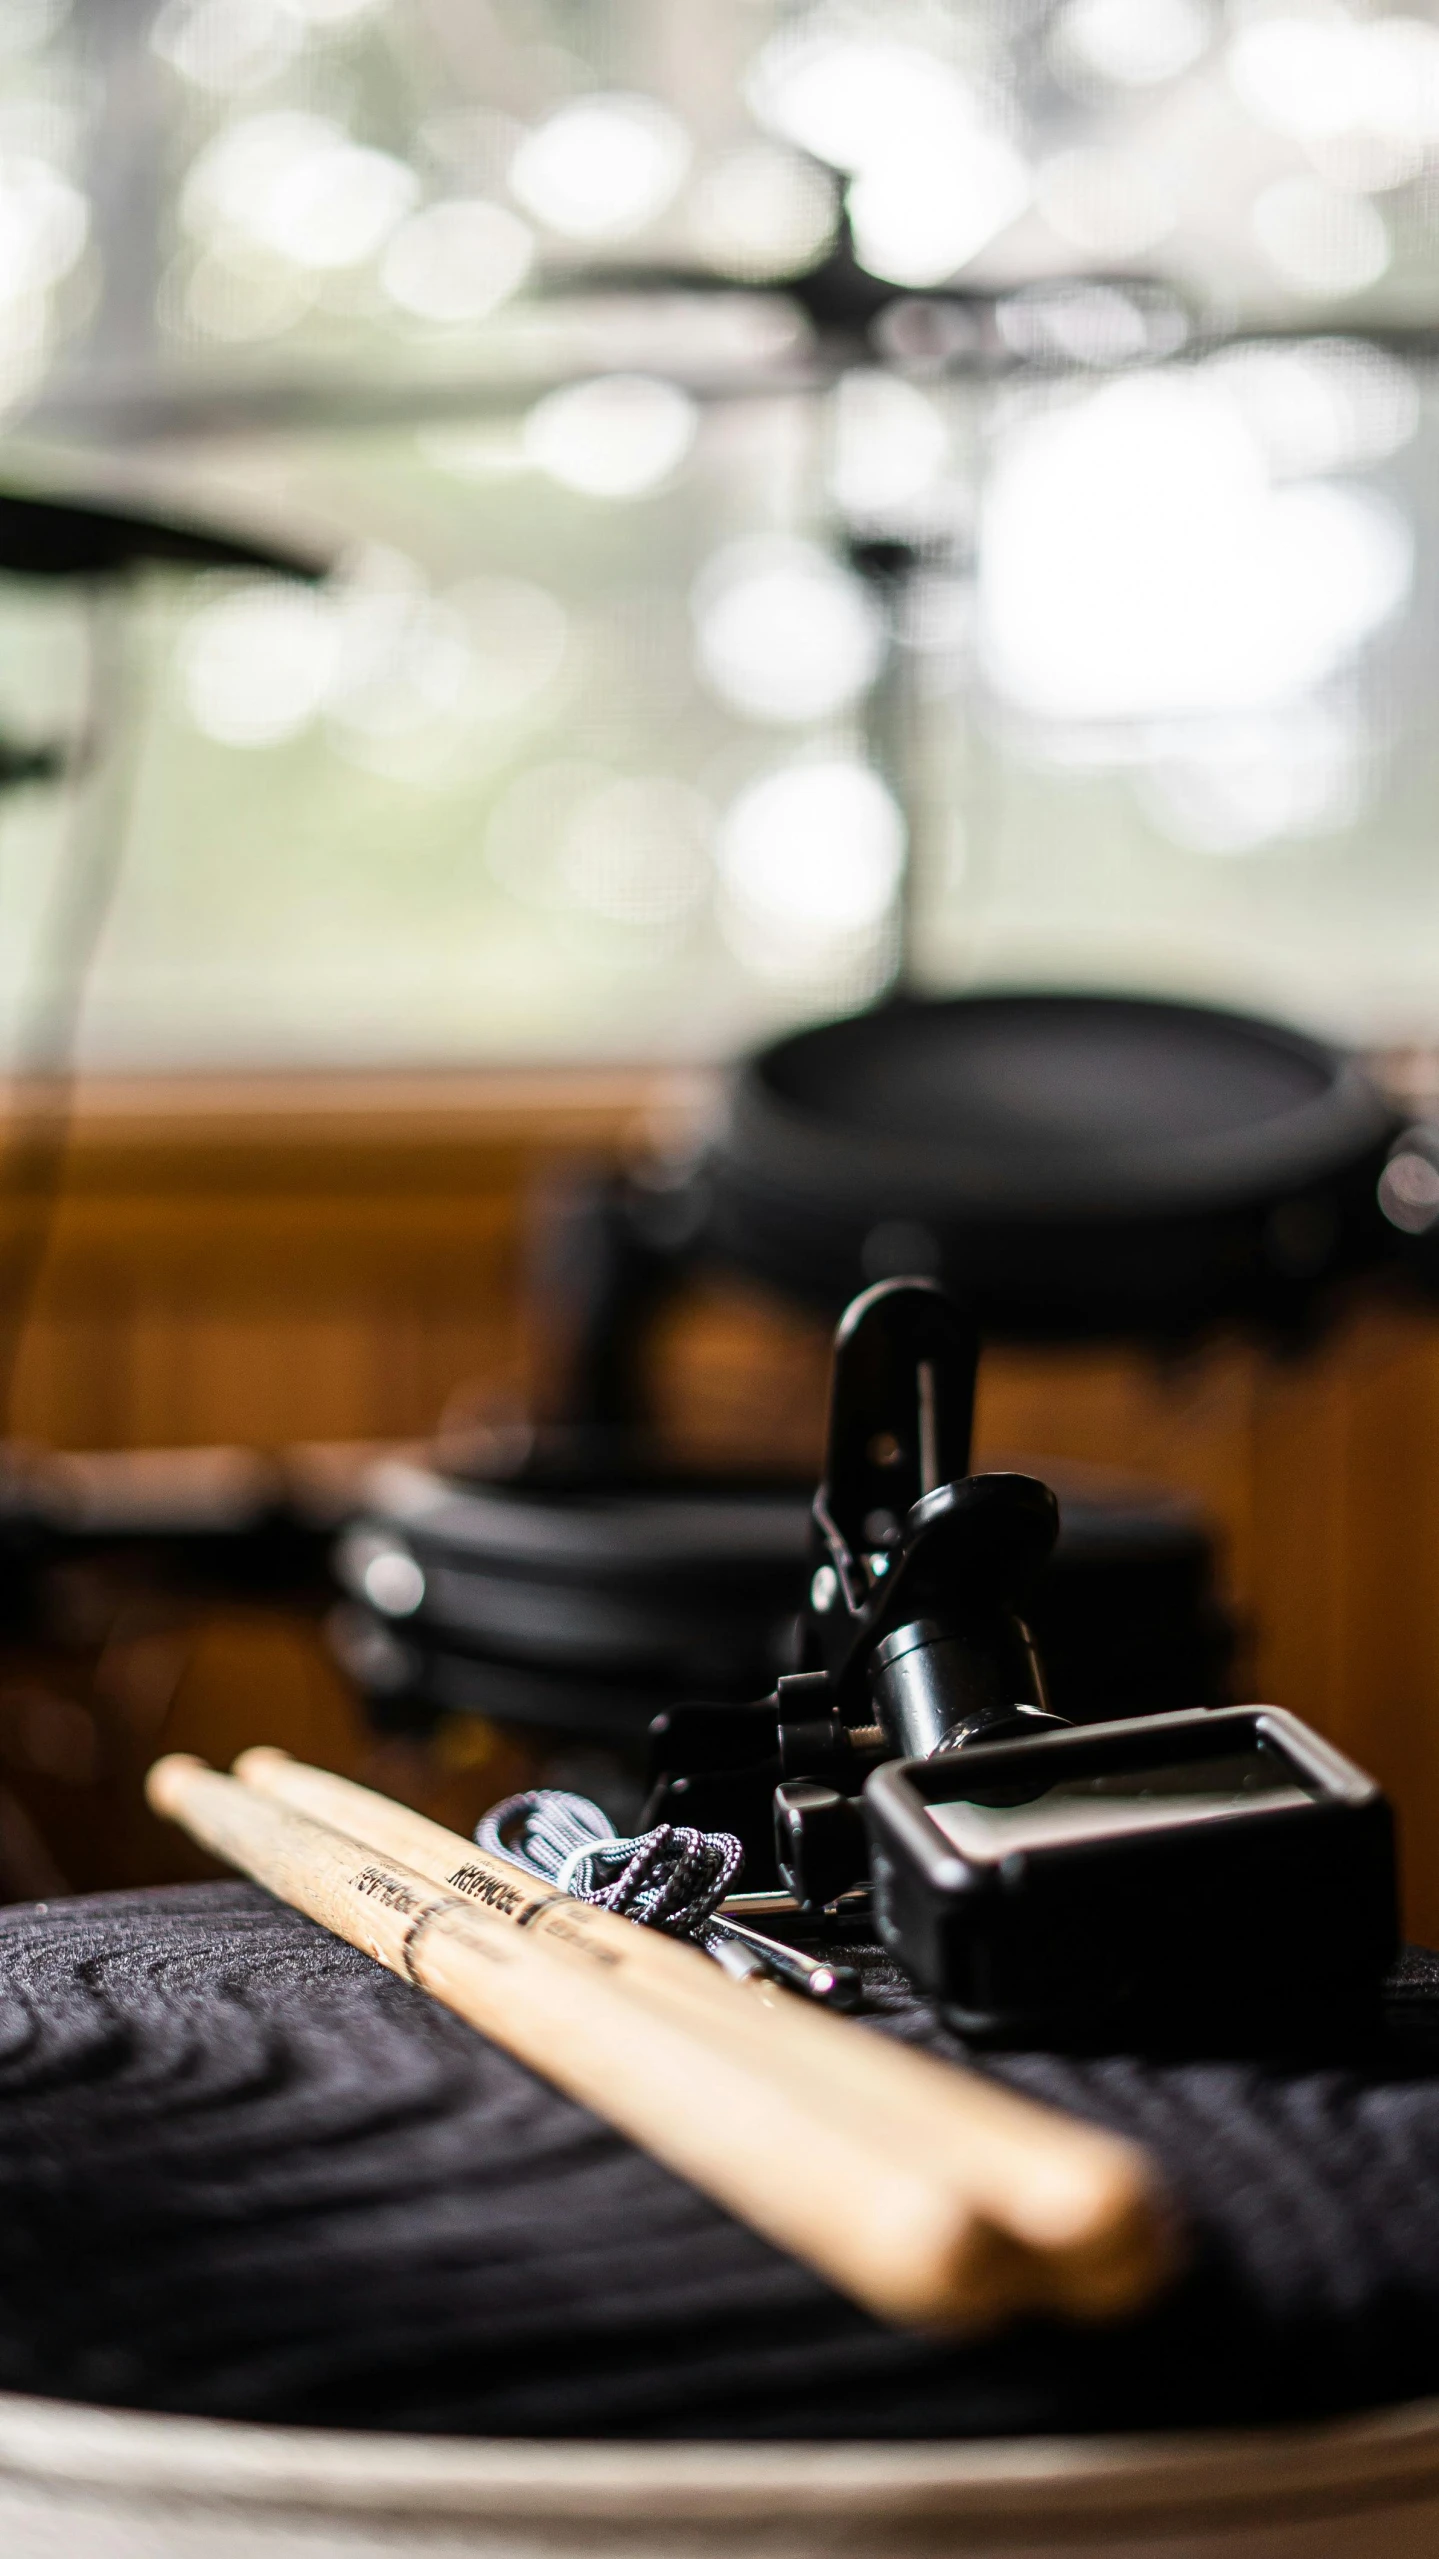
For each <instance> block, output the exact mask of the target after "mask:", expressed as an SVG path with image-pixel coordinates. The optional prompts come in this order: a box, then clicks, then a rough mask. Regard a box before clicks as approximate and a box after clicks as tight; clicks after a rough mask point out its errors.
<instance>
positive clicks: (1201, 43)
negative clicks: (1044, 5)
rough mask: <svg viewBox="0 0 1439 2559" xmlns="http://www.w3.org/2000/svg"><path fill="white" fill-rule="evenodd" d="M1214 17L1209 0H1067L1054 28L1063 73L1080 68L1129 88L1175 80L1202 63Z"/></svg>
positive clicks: (1054, 53)
mask: <svg viewBox="0 0 1439 2559" xmlns="http://www.w3.org/2000/svg"><path fill="white" fill-rule="evenodd" d="M1212 33H1213V22H1212V19H1211V17H1210V13H1209V11H1208V9H1207V8H1206V7H1205V6H1204V5H1203V0H1067V5H1066V6H1065V7H1064V8H1062V9H1061V10H1060V11H1059V13H1058V15H1057V17H1056V19H1055V22H1054V25H1053V27H1052V28H1051V30H1050V39H1049V42H1050V54H1051V59H1052V60H1053V62H1054V64H1055V66H1056V68H1057V69H1058V70H1059V72H1060V74H1061V76H1063V75H1064V74H1065V73H1066V72H1070V73H1072V72H1074V71H1076V70H1078V71H1080V72H1082V73H1087V74H1089V75H1090V76H1091V77H1097V78H1099V79H1100V80H1107V81H1113V82H1114V84H1115V86H1116V87H1118V88H1124V89H1148V88H1152V87H1154V86H1155V85H1156V83H1157V82H1159V81H1161V80H1173V79H1175V78H1177V76H1178V74H1179V73H1180V72H1181V71H1187V70H1188V69H1189V67H1190V65H1191V63H1194V62H1197V61H1198V60H1199V58H1200V56H1201V55H1202V54H1203V53H1204V51H1205V49H1206V47H1207V46H1208V44H1209V41H1210V38H1211V35H1212Z"/></svg>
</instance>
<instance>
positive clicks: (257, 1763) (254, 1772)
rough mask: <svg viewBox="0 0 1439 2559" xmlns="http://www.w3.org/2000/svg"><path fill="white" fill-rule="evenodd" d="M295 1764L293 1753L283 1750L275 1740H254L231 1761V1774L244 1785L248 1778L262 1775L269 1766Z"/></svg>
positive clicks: (287, 1766) (280, 1766)
mask: <svg viewBox="0 0 1439 2559" xmlns="http://www.w3.org/2000/svg"><path fill="white" fill-rule="evenodd" d="M295 1765H296V1763H295V1760H294V1758H293V1756H292V1754H291V1753H290V1752H289V1751H287V1750H281V1749H280V1748H279V1746H278V1744H276V1743H275V1742H252V1743H251V1744H250V1747H249V1749H248V1750H242V1751H241V1753H240V1755H239V1758H238V1759H235V1760H232V1761H231V1763H230V1774H231V1776H232V1777H238V1778H239V1780H240V1782H241V1784H242V1785H243V1784H244V1782H245V1780H246V1778H253V1777H262V1776H263V1775H264V1772H265V1770H266V1769H267V1768H293V1767H294V1766H295Z"/></svg>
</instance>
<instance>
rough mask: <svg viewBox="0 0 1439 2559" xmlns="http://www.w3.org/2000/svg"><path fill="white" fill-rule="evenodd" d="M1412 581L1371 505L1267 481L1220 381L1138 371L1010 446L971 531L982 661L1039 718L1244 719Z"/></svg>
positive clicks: (1358, 632)
mask: <svg viewBox="0 0 1439 2559" xmlns="http://www.w3.org/2000/svg"><path fill="white" fill-rule="evenodd" d="M1411 575H1412V541H1411V537H1410V534H1409V531H1408V528H1407V526H1406V525H1405V524H1404V522H1403V520H1402V519H1401V518H1400V517H1399V516H1398V515H1397V514H1396V512H1395V511H1394V510H1393V508H1392V507H1390V506H1388V505H1387V504H1386V503H1385V502H1384V501H1383V500H1381V499H1380V498H1379V497H1378V496H1377V495H1375V494H1373V493H1371V492H1369V491H1366V490H1363V489H1358V488H1353V487H1347V486H1344V485H1341V484H1336V483H1333V482H1326V481H1320V480H1316V481H1308V482H1299V481H1290V482H1288V483H1286V484H1282V485H1279V486H1275V485H1273V484H1272V483H1271V481H1270V479H1269V476H1268V473H1267V471H1266V469H1265V466H1264V458H1263V455H1262V452H1261V451H1260V449H1259V448H1258V447H1257V445H1256V443H1255V440H1254V438H1253V437H1252V435H1251V434H1250V433H1249V431H1248V430H1247V428H1246V425H1245V421H1244V418H1243V416H1242V414H1241V413H1240V411H1239V410H1238V408H1237V407H1236V406H1235V404H1234V403H1233V402H1232V401H1231V400H1229V399H1228V398H1227V397H1226V396H1225V392H1224V387H1223V382H1222V379H1221V381H1219V382H1218V383H1216V382H1214V381H1211V380H1208V379H1206V378H1205V377H1204V376H1203V375H1200V376H1198V377H1190V378H1185V377H1182V376H1179V375H1172V376H1162V375H1136V376H1134V377H1133V378H1132V379H1129V380H1124V381H1117V382H1113V383H1110V384H1106V385H1105V386H1104V387H1103V388H1101V389H1098V390H1096V391H1094V392H1093V393H1091V394H1090V395H1088V396H1087V397H1084V398H1081V399H1077V400H1075V401H1073V402H1071V403H1069V404H1068V405H1066V406H1064V407H1062V408H1060V409H1059V410H1057V411H1055V412H1054V413H1052V414H1050V415H1047V416H1043V417H1040V418H1036V419H1032V420H1029V421H1027V422H1025V423H1023V424H1020V425H1018V426H1017V427H1016V428H1015V429H1014V430H1013V432H1012V433H1011V434H1010V435H1009V437H1008V438H1007V439H1006V441H1005V444H1004V446H1003V448H1002V449H1001V451H1000V453H999V455H998V457H997V459H996V463H995V467H994V470H993V472H992V474H991V477H990V481H989V484H988V487H987V490H986V493H985V497H984V502H983V509H982V515H981V533H980V593H979V635H980V649H981V655H982V659H983V663H984V665H985V668H986V670H987V673H988V675H989V679H990V681H991V682H992V683H993V684H994V685H995V686H996V688H997V689H998V691H1000V692H1001V693H1003V694H1005V695H1006V696H1008V697H1009V698H1010V699H1011V700H1012V701H1014V702H1015V703H1016V704H1018V705H1020V706H1022V707H1023V708H1025V709H1026V710H1028V711H1030V712H1031V713H1033V714H1035V715H1036V716H1039V717H1042V718H1048V719H1056V720H1080V721H1083V720H1110V721H1124V720H1136V719H1155V718H1164V717H1170V716H1176V715H1185V714H1189V715H1193V714H1199V713H1215V712H1223V711H1236V710H1241V709H1254V708H1258V707H1260V706H1262V705H1266V704H1270V703H1279V702H1282V701H1284V700H1286V699H1288V698H1292V697H1293V696H1295V695H1297V694H1299V693H1302V692H1303V691H1305V690H1307V689H1308V688H1310V687H1312V686H1313V685H1315V684H1317V683H1319V682H1321V681H1322V680H1323V679H1324V678H1325V677H1326V676H1328V675H1329V674H1330V673H1332V672H1333V671H1334V670H1335V669H1336V668H1337V667H1339V666H1341V665H1342V664H1344V663H1345V661H1346V660H1347V659H1348V658H1349V657H1350V656H1351V655H1352V654H1353V652H1354V651H1355V650H1356V649H1357V648H1358V647H1359V646H1360V645H1361V643H1362V642H1363V641H1364V640H1365V639H1366V638H1367V637H1368V636H1369V635H1370V633H1371V632H1373V631H1374V630H1376V629H1377V628H1378V627H1380V626H1381V625H1382V624H1383V623H1384V622H1385V621H1386V620H1387V619H1388V618H1389V617H1390V616H1391V615H1392V614H1393V613H1394V612H1395V611H1396V610H1397V608H1398V606H1399V605H1400V604H1401V603H1402V602H1403V600H1404V597H1405V595H1406V593H1407V591H1408V587H1409V582H1410V578H1411Z"/></svg>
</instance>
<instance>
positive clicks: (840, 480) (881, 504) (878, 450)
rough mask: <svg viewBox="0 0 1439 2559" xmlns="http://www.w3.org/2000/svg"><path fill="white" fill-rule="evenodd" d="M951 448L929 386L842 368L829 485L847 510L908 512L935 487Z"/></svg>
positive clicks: (866, 514)
mask: <svg viewBox="0 0 1439 2559" xmlns="http://www.w3.org/2000/svg"><path fill="white" fill-rule="evenodd" d="M948 456H949V431H948V428H947V427H946V425H945V421H944V418H943V416H942V415H941V413H940V410H939V408H938V405H937V404H936V402H935V400H934V399H932V398H931V397H930V395H929V394H928V393H927V392H925V391H923V390H921V389H920V388H919V387H918V386H917V385H916V384H914V383H910V382H903V381H900V380H899V379H898V378H897V377H896V376H895V375H894V374H892V373H879V372H872V371H870V370H868V369H867V368H861V369H858V370H856V371H855V372H853V373H847V374H846V375H845V377H844V379H843V381H842V382H841V383H840V384H839V385H838V387H837V389H836V391H835V395H834V402H833V445H832V459H831V462H830V473H829V485H830V489H831V491H832V493H833V496H834V499H835V503H836V505H837V506H839V507H840V508H841V509H842V510H843V511H844V513H845V514H846V515H848V516H850V517H852V518H854V519H855V520H856V521H858V522H873V521H890V520H894V519H896V518H897V519H900V520H904V519H906V518H907V517H908V516H909V515H910V513H911V512H912V510H913V508H914V506H915V503H916V501H918V500H920V499H923V498H925V497H928V496H929V495H930V493H931V492H932V491H933V490H934V489H935V488H936V487H937V485H938V484H939V482H940V480H941V478H942V476H943V473H944V469H945V465H946V462H947V460H948Z"/></svg>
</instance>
